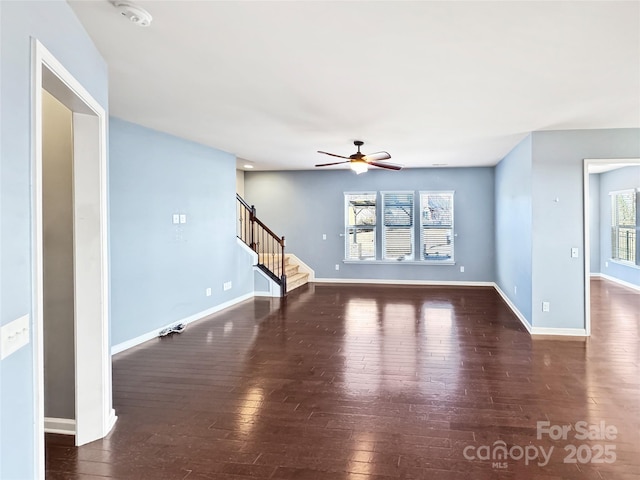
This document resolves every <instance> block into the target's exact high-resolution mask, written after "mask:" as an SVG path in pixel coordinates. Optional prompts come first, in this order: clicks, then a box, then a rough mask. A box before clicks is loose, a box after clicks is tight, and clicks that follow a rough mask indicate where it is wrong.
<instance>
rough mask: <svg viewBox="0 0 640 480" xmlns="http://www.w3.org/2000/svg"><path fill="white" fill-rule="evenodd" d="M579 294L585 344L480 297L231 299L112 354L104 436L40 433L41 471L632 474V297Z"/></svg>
mask: <svg viewBox="0 0 640 480" xmlns="http://www.w3.org/2000/svg"><path fill="white" fill-rule="evenodd" d="M591 291H592V304H593V307H592V315H593V320H592V337H591V338H589V339H588V340H585V339H567V338H564V339H562V338H552V339H549V338H545V339H540V338H536V339H532V338H531V337H530V336H529V334H528V333H527V332H526V331H525V329H524V328H523V327H522V326H521V324H520V323H519V321H518V320H517V319H516V317H515V316H514V315H513V314H512V313H511V311H510V310H509V309H508V307H507V306H506V305H505V304H504V303H503V301H502V300H501V299H500V297H499V296H498V295H497V294H496V292H495V291H494V290H493V289H492V288H483V287H466V288H464V287H460V288H443V287H409V286H402V287H391V286H381V285H376V286H373V285H372V286H364V285H320V284H316V285H313V284H312V285H308V286H304V287H301V288H300V289H298V290H296V291H294V292H292V293H291V294H290V296H289V297H288V298H287V299H286V300H285V301H283V303H282V304H280V299H255V300H249V301H246V302H244V303H242V304H240V305H237V306H235V307H233V308H231V309H228V310H226V311H224V312H221V313H219V314H216V315H213V316H211V317H210V318H209V319H207V320H202V321H199V322H196V323H194V324H191V325H189V326H188V327H187V329H186V330H185V332H184V333H182V334H174V335H173V336H169V337H164V338H158V339H155V340H152V341H149V342H147V343H145V344H144V345H140V346H138V347H136V348H134V349H131V350H128V351H126V352H123V353H121V354H119V355H117V356H115V357H114V363H113V382H114V406H115V408H116V412H117V415H118V417H119V419H118V422H117V424H116V426H115V428H114V430H113V431H112V432H111V433H110V434H109V435H108V436H107V437H106V438H105V439H103V440H100V441H96V442H93V443H91V444H89V445H85V446H83V447H80V448H75V447H73V446H71V445H72V440H71V439H69V438H65V437H61V436H57V435H48V436H47V440H46V444H47V449H46V451H47V459H46V463H47V478H48V479H51V480H53V479H98V478H104V477H109V478H119V479H153V480H162V479H185V478H186V479H188V480H203V479H216V480H232V479H233V480H241V479H245V480H248V479H273V480H289V479H304V480H310V479H313V480H390V479H407V480H408V479H465V480H477V479H534V478H536V479H546V480H552V479H553V480H555V479H580V480H582V479H594V480H613V479H616V480H618V479H629V480H631V479H633V480H639V479H640V348H639V336H638V328H639V326H638V324H639V321H640V295H639V294H638V293H635V292H633V291H631V290H628V289H625V288H622V287H618V286H616V285H615V284H612V283H610V282H606V281H604V280H594V281H593V282H592V290H591ZM581 421H584V422H586V425H589V426H591V431H592V432H593V435H596V434H597V432H596V430H600V429H602V426H603V423H602V422H604V426H605V428H604V430H605V432H606V433H607V434H608V435H609V438H594V439H590V440H589V439H587V440H582V439H576V438H575V436H576V434H579V433H580V432H581V426H582V424H577V425H576V423H577V422H581ZM538 422H547V423H546V424H544V425H545V426H546V427H547V428H546V429H545V430H544V431H542V430H541V432H540V433H541V438H538V435H537V434H538V432H537V425H538ZM563 425H572V426H573V427H572V430H570V431H568V432H567V439H566V440H564V439H562V438H560V439H557V440H554V439H551V438H550V437H549V434H548V431H550V432H551V433H557V432H558V431H561V428H562V426H563ZM612 428H615V429H616V430H617V432H616V434H615V438H613V436H614V435H613V432H612V430H611V429H612ZM607 429H608V430H607ZM502 445H506V449H507V452H508V453H507V458H499V457H498V458H495V455H494V452H498V453H499V452H500V451H501V450H500V449H499V448H498V447H500V446H502ZM568 445H574V447H568ZM551 447H553V450H551V453H550V454H549V452H550V449H551ZM565 447H566V448H567V449H568V450H565ZM541 448H542V449H544V450H543V451H544V454H546V455H548V459H547V461H546V462H545V461H544V460H543V459H544V458H545V457H543V456H542V455H543V453H542V452H543V451H541ZM572 449H573V450H572ZM534 451H535V454H536V455H537V456H538V457H537V458H535V459H532V458H531V457H533V455H534ZM574 454H575V455H574ZM522 455H524V457H522ZM527 455H528V456H529V459H527V458H526V456H527ZM613 455H615V461H612V460H614V457H613ZM487 457H489V458H488V459H487ZM492 457H493V459H492ZM567 460H568V461H572V460H573V461H574V463H565V461H567ZM539 462H540V463H542V464H543V466H540V465H538V463H539Z"/></svg>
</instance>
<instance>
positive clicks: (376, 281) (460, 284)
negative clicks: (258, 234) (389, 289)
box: [313, 278, 495, 287]
mask: <svg viewBox="0 0 640 480" xmlns="http://www.w3.org/2000/svg"><path fill="white" fill-rule="evenodd" d="M313 281H314V282H315V283H354V284H375V285H427V286H429V285H430V286H443V287H493V286H494V285H495V284H494V283H493V282H460V281H454V280H451V281H443V280H388V279H380V278H316V279H315V280H313Z"/></svg>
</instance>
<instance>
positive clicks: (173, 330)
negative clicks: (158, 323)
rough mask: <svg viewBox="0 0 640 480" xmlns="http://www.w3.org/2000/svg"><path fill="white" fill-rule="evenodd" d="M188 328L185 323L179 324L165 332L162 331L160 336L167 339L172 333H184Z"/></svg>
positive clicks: (166, 329) (164, 330)
mask: <svg viewBox="0 0 640 480" xmlns="http://www.w3.org/2000/svg"><path fill="white" fill-rule="evenodd" d="M185 328H187V326H186V325H185V324H184V323H178V324H177V325H173V326H171V327H167V328H165V329H163V330H160V333H159V335H160V336H161V337H165V336H167V335H169V334H170V333H182V332H184V329H185Z"/></svg>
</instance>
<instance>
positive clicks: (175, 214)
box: [172, 213, 180, 225]
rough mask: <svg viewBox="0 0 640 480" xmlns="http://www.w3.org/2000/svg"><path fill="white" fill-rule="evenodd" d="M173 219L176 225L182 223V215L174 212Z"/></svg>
mask: <svg viewBox="0 0 640 480" xmlns="http://www.w3.org/2000/svg"><path fill="white" fill-rule="evenodd" d="M172 221H173V224H174V225H177V224H178V223H180V215H179V214H177V213H174V214H173V216H172Z"/></svg>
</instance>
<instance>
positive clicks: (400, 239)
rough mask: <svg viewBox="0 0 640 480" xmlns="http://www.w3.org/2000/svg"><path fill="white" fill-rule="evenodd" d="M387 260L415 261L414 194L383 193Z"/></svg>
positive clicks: (384, 254)
mask: <svg viewBox="0 0 640 480" xmlns="http://www.w3.org/2000/svg"><path fill="white" fill-rule="evenodd" d="M382 204H383V209H384V210H383V211H384V215H383V227H384V228H383V230H382V245H383V258H384V259H385V260H410V259H413V192H382Z"/></svg>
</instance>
